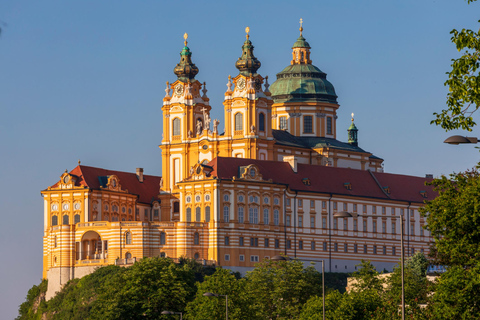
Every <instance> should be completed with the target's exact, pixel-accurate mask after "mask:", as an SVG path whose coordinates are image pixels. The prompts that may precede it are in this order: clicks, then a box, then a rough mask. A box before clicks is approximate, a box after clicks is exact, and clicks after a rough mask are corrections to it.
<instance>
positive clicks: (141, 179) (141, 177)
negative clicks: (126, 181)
mask: <svg viewBox="0 0 480 320" xmlns="http://www.w3.org/2000/svg"><path fill="white" fill-rule="evenodd" d="M137 178H138V181H140V182H143V168H137Z"/></svg>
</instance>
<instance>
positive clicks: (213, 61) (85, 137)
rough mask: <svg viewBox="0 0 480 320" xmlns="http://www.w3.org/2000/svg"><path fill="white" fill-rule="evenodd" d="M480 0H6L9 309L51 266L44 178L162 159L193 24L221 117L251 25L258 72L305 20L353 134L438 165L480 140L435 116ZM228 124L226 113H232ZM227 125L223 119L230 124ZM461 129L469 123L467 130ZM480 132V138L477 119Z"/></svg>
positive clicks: (1, 237)
mask: <svg viewBox="0 0 480 320" xmlns="http://www.w3.org/2000/svg"><path fill="white" fill-rule="evenodd" d="M479 6H480V4H479V3H473V4H471V5H467V4H466V2H464V1H461V0H457V1H451V0H448V1H447V0H438V1H427V0H424V1H418V0H417V1H410V0H403V1H389V0H387V1H385V0H383V1H373V0H372V1H300V0H297V1H218V2H214V1H182V2H174V1H168V2H166V1H165V2H163V1H135V2H133V1H47V0H46V1H13V0H3V1H1V2H0V21H1V22H3V23H4V25H3V33H2V35H1V36H0V115H1V116H0V147H1V153H0V164H1V165H0V173H1V177H2V180H1V183H0V194H1V201H0V212H1V214H2V223H1V224H0V244H1V248H2V250H1V252H2V255H3V257H4V262H3V263H2V264H0V274H2V280H3V281H2V286H1V287H0V310H2V316H1V317H2V318H3V317H5V319H11V318H14V317H15V316H16V314H17V309H18V305H19V304H20V303H21V302H22V301H23V299H24V298H25V296H26V294H27V290H28V289H29V288H30V287H31V286H32V285H33V284H38V283H39V281H40V278H41V271H42V228H43V203H42V198H41V196H40V190H42V189H45V188H46V187H47V186H49V185H51V184H53V183H55V182H56V181H57V180H58V178H59V176H60V175H61V174H62V172H63V171H64V170H65V169H69V170H71V169H72V168H73V167H75V166H76V164H77V161H78V160H79V159H80V160H81V161H82V164H85V165H90V166H98V167H103V168H109V169H115V170H123V171H131V172H133V171H134V170H135V168H136V167H144V168H145V173H146V174H158V175H159V174H160V173H161V152H160V149H159V148H158V145H159V144H160V142H161V132H162V114H161V106H162V98H163V96H164V94H165V92H164V89H165V82H166V81H174V80H175V75H174V74H173V67H174V66H175V64H176V63H177V62H178V61H179V52H180V51H181V49H182V47H183V34H184V33H185V32H188V33H189V44H188V45H189V47H190V49H191V51H192V52H193V56H192V59H193V61H194V63H195V64H196V65H197V67H198V68H199V69H200V72H199V74H198V75H197V77H196V78H197V79H198V80H200V81H202V82H203V81H206V83H207V89H208V96H209V97H210V102H211V105H212V107H213V117H214V118H218V119H220V120H221V121H222V120H223V106H222V98H223V93H224V92H225V90H226V86H225V84H226V83H227V78H228V75H229V74H231V75H232V76H233V75H236V74H238V71H237V70H236V69H235V61H236V60H237V59H238V57H239V56H240V54H241V46H242V44H243V41H244V39H245V32H244V29H245V27H246V26H249V27H250V29H251V32H250V35H251V38H250V39H251V40H252V42H253V44H254V45H255V55H256V56H257V58H258V59H259V60H260V61H261V63H262V67H261V68H260V69H259V73H260V74H262V75H263V76H265V75H268V76H269V78H270V83H272V82H273V80H274V79H275V74H276V73H278V72H280V71H281V70H282V69H283V68H284V67H286V66H287V65H288V64H289V62H290V59H291V46H292V44H293V43H294V42H295V40H296V38H297V37H298V27H299V24H298V21H299V19H300V18H303V20H304V36H305V38H306V39H307V41H308V42H309V43H310V45H311V47H312V60H313V63H314V64H315V65H316V66H317V67H319V68H320V69H321V70H322V71H324V72H326V73H327V74H328V79H329V80H330V81H331V82H332V83H333V85H334V86H335V89H336V92H337V95H338V96H339V98H338V101H339V103H340V109H339V112H338V116H339V117H338V120H337V128H338V131H337V137H338V139H339V140H343V141H345V140H346V129H347V128H348V126H349V125H350V114H351V113H352V112H354V113H355V123H356V125H357V127H358V129H359V145H360V147H362V148H364V149H366V150H368V151H371V152H373V153H374V154H375V155H377V156H379V157H382V158H384V159H385V170H386V172H391V173H404V174H411V175H421V176H423V175H424V174H426V173H432V174H434V175H436V176H438V175H440V174H448V173H451V172H453V171H456V172H458V171H462V170H465V169H468V168H471V167H473V166H474V165H475V164H476V162H477V161H478V158H479V153H478V150H476V149H475V148H474V147H473V146H449V145H445V144H443V143H442V141H443V140H444V139H445V138H446V137H448V136H449V135H451V134H453V133H445V132H444V131H443V130H441V129H440V128H438V127H435V126H432V125H430V124H429V122H430V120H431V119H432V118H433V116H432V113H433V112H435V111H440V110H441V109H442V108H444V107H445V96H446V93H447V89H446V88H445V87H444V86H443V83H444V82H445V80H446V75H445V72H447V71H448V69H449V65H450V60H451V59H452V58H454V57H458V56H459V53H458V52H457V51H456V49H455V47H454V46H453V44H451V42H450V34H449V32H450V31H451V30H452V29H453V28H459V29H461V28H470V29H474V30H477V29H478V27H479V26H480V25H479V23H478V22H477V20H478V19H479V17H478V14H475V12H477V13H478V12H479ZM222 122H223V121H222ZM220 127H222V124H221V125H220ZM460 134H463V135H466V134H468V133H466V132H461V133H460ZM470 135H472V136H479V135H478V132H477V129H475V130H474V132H473V133H471V134H470Z"/></svg>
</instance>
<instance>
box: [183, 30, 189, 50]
mask: <svg viewBox="0 0 480 320" xmlns="http://www.w3.org/2000/svg"><path fill="white" fill-rule="evenodd" d="M183 39H185V42H184V43H185V47H186V46H187V39H188V33H186V32H185V34H184V35H183Z"/></svg>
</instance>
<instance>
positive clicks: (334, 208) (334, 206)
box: [333, 202, 337, 210]
mask: <svg viewBox="0 0 480 320" xmlns="http://www.w3.org/2000/svg"><path fill="white" fill-rule="evenodd" d="M333 210H337V202H334V203H333Z"/></svg>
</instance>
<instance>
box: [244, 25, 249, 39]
mask: <svg viewBox="0 0 480 320" xmlns="http://www.w3.org/2000/svg"><path fill="white" fill-rule="evenodd" d="M245 32H246V33H247V40H248V39H249V38H250V35H249V33H250V27H246V28H245Z"/></svg>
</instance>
